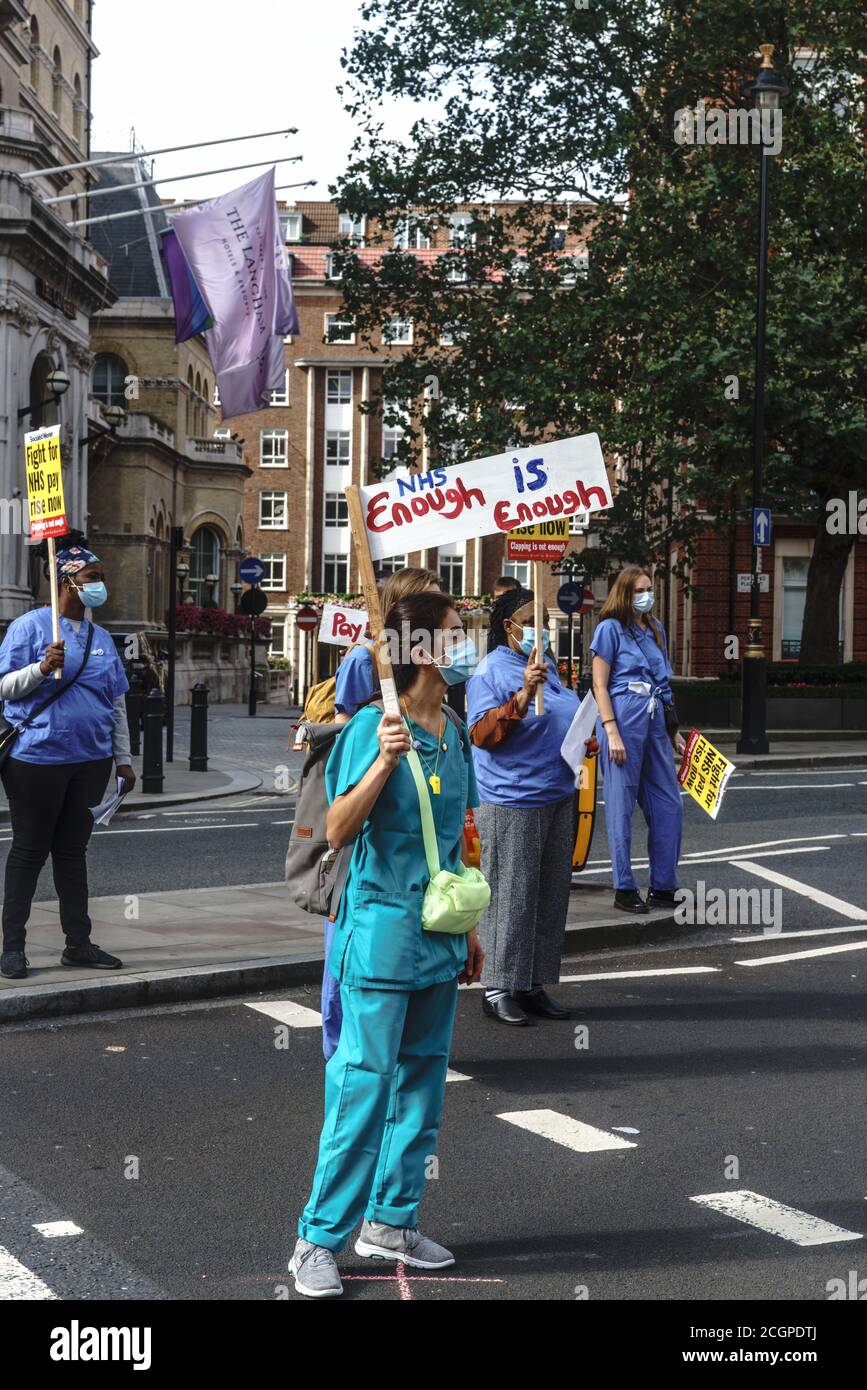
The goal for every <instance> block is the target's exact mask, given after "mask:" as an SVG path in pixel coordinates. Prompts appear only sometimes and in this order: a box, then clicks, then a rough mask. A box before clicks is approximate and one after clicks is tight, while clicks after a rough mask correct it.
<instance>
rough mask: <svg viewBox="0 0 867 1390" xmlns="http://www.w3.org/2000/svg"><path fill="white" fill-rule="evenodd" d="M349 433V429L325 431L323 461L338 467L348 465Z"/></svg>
mask: <svg viewBox="0 0 867 1390" xmlns="http://www.w3.org/2000/svg"><path fill="white" fill-rule="evenodd" d="M350 443H351V434H350V432H349V430H326V431H325V462H326V463H328V464H332V465H333V466H335V467H338V468H344V467H346V466H348V464H349V462H350V458H349V450H350Z"/></svg>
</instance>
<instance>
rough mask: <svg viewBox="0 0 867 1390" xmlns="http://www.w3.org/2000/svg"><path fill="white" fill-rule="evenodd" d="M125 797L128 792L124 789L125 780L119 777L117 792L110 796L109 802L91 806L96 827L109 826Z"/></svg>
mask: <svg viewBox="0 0 867 1390" xmlns="http://www.w3.org/2000/svg"><path fill="white" fill-rule="evenodd" d="M125 796H126V792H125V791H124V789H123V778H122V777H120V776H118V778H117V791H116V792H115V793H114V794H113V795H112V796H110V797H109V798H108V800H107V801H103V803H102V805H100V806H91V808H90V814H91V815H92V816H93V823H94V825H108V823H109V821H110V820H111V818H112V816H113V815H114V813H115V811H116V810H117V808H118V806H120V804H121V802H122V801H123V799H124V797H125Z"/></svg>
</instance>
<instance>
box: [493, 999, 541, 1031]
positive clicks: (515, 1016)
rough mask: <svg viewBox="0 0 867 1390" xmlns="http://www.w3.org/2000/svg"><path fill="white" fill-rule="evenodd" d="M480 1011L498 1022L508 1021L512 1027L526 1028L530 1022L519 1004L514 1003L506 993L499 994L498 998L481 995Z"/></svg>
mask: <svg viewBox="0 0 867 1390" xmlns="http://www.w3.org/2000/svg"><path fill="white" fill-rule="evenodd" d="M482 1012H483V1013H485V1014H487V1016H488V1018H495V1019H496V1020H497V1022H498V1023H510V1024H511V1025H512V1027H513V1028H526V1027H528V1025H529V1023H530V1020H529V1019H528V1017H527V1015H526V1014H525V1013H524V1010H523V1009H522V1008H521V1006H520V1004H516V1003H515V1001H514V999H512V997H511V996H510V995H508V994H501V995H500V998H499V999H487V998H485V997H484V996H483V997H482Z"/></svg>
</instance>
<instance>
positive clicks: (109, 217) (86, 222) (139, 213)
mask: <svg viewBox="0 0 867 1390" xmlns="http://www.w3.org/2000/svg"><path fill="white" fill-rule="evenodd" d="M315 183H316V180H315V179H307V180H306V181H305V182H304V183H284V184H281V188H311V187H312V186H313V184H315ZM118 187H119V188H123V184H120V185H119V186H118ZM117 191H118V190H117V189H115V192H117ZM208 201H209V200H208V199H207V198H200V199H199V200H198V202H196V201H195V200H191V201H189V202H187V203H159V204H158V205H157V206H155V207H152V208H135V209H134V210H133V211H132V212H109V213H106V214H105V216H104V217H80V218H79V220H78V221H77V222H67V224H66V225H67V227H92V226H93V225H94V223H95V222H120V220H121V219H122V218H124V217H150V216H151V214H152V213H155V212H177V211H178V209H179V208H187V209H191V208H194V207H197V206H199V204H201V203H206V202H208Z"/></svg>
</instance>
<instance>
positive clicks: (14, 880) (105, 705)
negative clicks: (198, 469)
mask: <svg viewBox="0 0 867 1390" xmlns="http://www.w3.org/2000/svg"><path fill="white" fill-rule="evenodd" d="M57 577H58V585H59V594H58V600H59V605H58V606H59V611H60V641H59V642H55V641H54V640H53V634H52V625H51V609H50V608H36V609H34V610H33V611H32V612H30V613H24V614H23V615H22V616H21V617H20V618H15V619H14V620H13V622H11V623H10V624H9V630H8V631H7V633H6V636H5V638H4V640H3V645H2V647H0V699H2V700H3V701H4V710H3V713H4V716H5V718H6V719H7V720H8V722H9V723H10V724H16V723H18V721H19V720H22V719H26V718H27V716H28V715H29V714H30V713H31V712H32V711H33V710H34V708H36V707H37V706H39V705H41V704H42V703H43V702H44V701H45V700H46V699H47V698H48V696H50V695H51V694H53V692H54V690H55V689H56V686H55V680H54V672H55V671H62V673H63V675H62V679H61V681H59V682H58V685H60V686H64V685H65V683H66V682H67V681H68V680H70V679H71V677H72V676H74V675H75V673H76V671H77V670H78V668H79V666H80V665H81V662H82V659H83V657H84V652H85V647H86V643H87V635H88V629H90V628H91V627H92V629H93V639H92V641H91V645H90V653H89V655H88V659H87V664H86V666H85V667H84V670H83V671H82V673H81V675H80V676H79V677H78V679H77V680H76V682H75V684H74V685H73V686H72V687H71V688H70V689H69V690H65V689H64V693H63V694H62V695H60V697H59V698H58V699H57V700H55V701H54V703H53V704H51V705H49V706H48V707H47V709H45V710H44V712H43V713H42V714H39V715H37V717H36V718H35V719H34V720H33V722H32V723H31V724H29V725H27V726H26V727H25V728H23V729H22V730H21V732H20V733H19V735H18V737H17V738H16V740H15V742H14V744H13V745H12V751H11V753H10V755H9V757H8V758H7V759H6V762H5V764H4V767H3V773H2V778H3V786H4V788H5V791H6V795H7V797H8V798H9V814H10V817H11V820H12V845H11V847H10V850H9V856H8V858H7V860H6V879H5V891H4V896H3V954H2V960H0V973H2V974H3V975H4V976H5V977H6V978H7V979H10V980H22V979H24V978H25V977H26V975H27V960H26V957H25V955H24V943H25V931H26V927H27V920H28V918H29V916H30V908H31V904H32V902H33V894H34V893H35V891H36V883H37V880H38V878H39V872H40V870H41V868H42V865H43V864H44V863H45V861H46V859H47V858H48V855H49V853H50V854H51V859H52V863H53V867H54V886H55V888H56V889H57V896H58V898H59V900H60V922H61V925H62V927H63V930H64V933H65V935H66V948H65V950H64V952H63V954H62V956H61V958H60V959H61V964H63V965H86V966H94V967H96V968H97V969H102V970H112V969H113V970H116V969H117V968H118V966H119V965H120V964H121V962H120V961H119V960H118V958H117V956H111V955H109V954H108V952H107V951H102V950H100V948H99V947H98V946H96V945H95V944H94V943H93V942H92V941H91V940H90V929H91V924H90V917H89V916H88V911H87V860H86V854H87V844H88V841H89V839H90V835H91V831H92V830H93V817H92V816H91V814H90V810H89V807H91V806H98V805H99V803H100V802H101V801H102V800H103V797H104V794H105V788H106V783H107V782H108V778H109V774H110V773H111V770H112V766H113V764H116V765H117V771H118V774H119V775H120V776H121V777H122V778H123V781H124V787H125V789H126V790H127V791H131V790H132V788H133V786H134V785H135V773H134V772H133V770H132V767H131V766H130V746H129V732H128V729H127V720H126V709H125V706H124V694H125V692H126V690H127V689H128V683H127V679H126V675H125V673H124V669H123V666H122V664H121V661H120V657H119V656H118V654H117V649H116V648H115V645H114V642H113V640H112V638H111V634H110V633H108V632H106V631H105V629H104V628H101V627H97V626H96V624H95V623H93V621H92V618H90V610H91V609H94V608H98V607H99V606H100V605H101V604H102V603H104V602H105V600H106V598H107V596H108V595H107V590H106V587H105V572H104V570H103V567H102V565H101V564H100V562H99V560H98V559H97V558H96V556H95V555H94V554H93V552H92V551H90V550H86V549H85V548H84V546H80V545H76V546H70V547H68V548H66V549H62V550H58V552H57Z"/></svg>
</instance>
